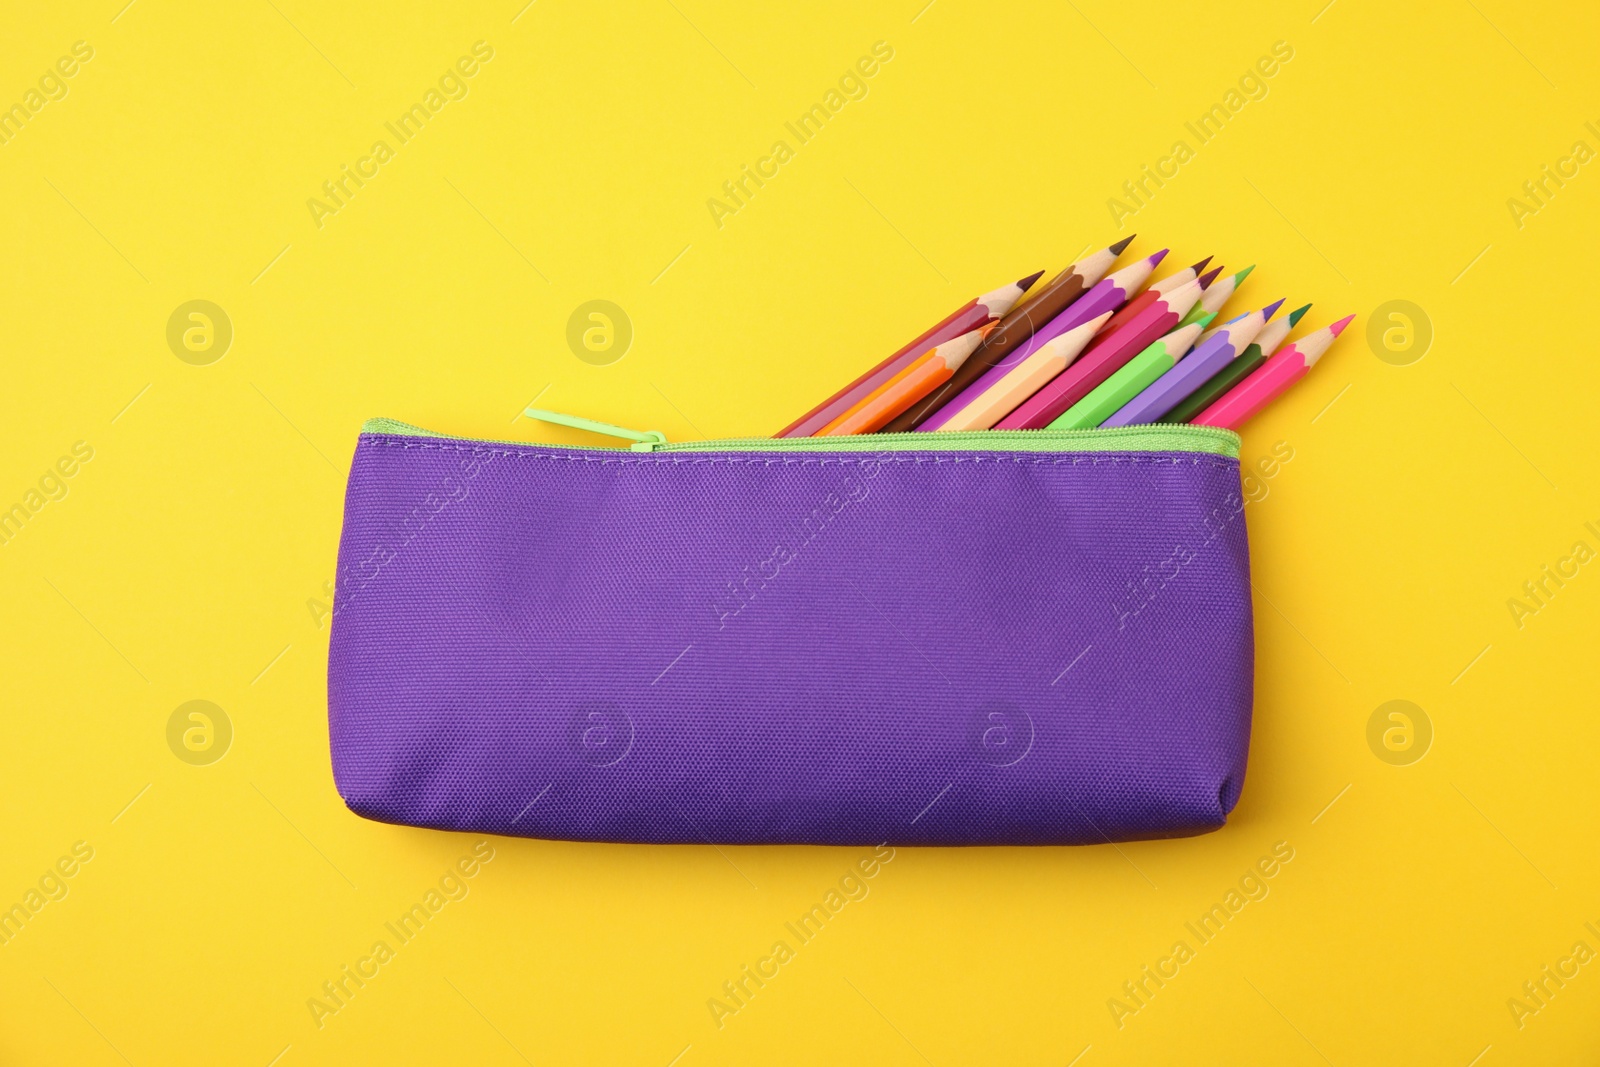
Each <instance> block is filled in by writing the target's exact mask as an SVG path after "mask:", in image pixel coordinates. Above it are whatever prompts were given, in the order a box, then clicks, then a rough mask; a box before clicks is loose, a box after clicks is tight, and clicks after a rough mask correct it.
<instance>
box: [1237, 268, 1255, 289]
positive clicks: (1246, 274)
mask: <svg viewBox="0 0 1600 1067" xmlns="http://www.w3.org/2000/svg"><path fill="white" fill-rule="evenodd" d="M1255 269H1256V265H1255V264H1254V263H1252V264H1250V265H1249V266H1248V267H1246V268H1245V269H1244V270H1242V271H1240V272H1239V273H1238V274H1235V275H1234V276H1233V284H1234V285H1238V284H1239V283H1240V282H1242V281H1244V280H1245V279H1246V278H1248V277H1250V272H1251V271H1253V270H1255Z"/></svg>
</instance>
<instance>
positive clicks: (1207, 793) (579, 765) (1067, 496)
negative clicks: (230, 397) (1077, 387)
mask: <svg viewBox="0 0 1600 1067" xmlns="http://www.w3.org/2000/svg"><path fill="white" fill-rule="evenodd" d="M610 429H611V431H612V432H614V433H616V434H618V435H619V436H625V437H630V438H633V439H635V441H636V443H635V444H633V445H632V447H631V448H575V447H560V446H554V445H530V444H512V443H504V442H491V441H480V440H470V439H463V438H456V437H446V436H442V435H439V434H432V433H429V432H427V431H424V430H419V429H416V428H415V427H411V426H407V425H404V424H401V423H396V422H391V421H388V420H374V421H372V422H369V423H367V424H366V425H365V426H364V427H363V430H362V434H361V437H360V439H359V442H358V444H357V446H356V451H355V458H354V461H353V463H352V466H351V470H350V481H349V487H348V491H347V494H346V498H345V514H344V529H343V536H342V539H341V541H340V546H339V563H338V580H337V587H336V594H335V602H334V619H333V631H332V644H331V650H330V658H329V666H328V705H329V734H330V738H331V748H332V760H333V773H334V778H335V781H336V782H337V785H338V789H339V792H340V794H341V795H342V796H343V797H344V799H345V802H346V803H347V804H348V805H349V807H350V808H351V810H353V811H354V812H356V813H357V814H359V815H362V816H365V817H367V818H370V819H377V820H381V821H384V822H391V823H402V824H406V825H412V826H426V827H437V828H440V829H448V830H461V831H473V832H479V833H499V834H512V835H520V836H528V837H542V838H559V839H569V840H583V841H618V842H690V843H694V842H713V843H719V844H721V843H757V842H768V843H819V844H822V843H825V844H874V845H875V844H880V843H884V842H888V843H891V844H906V845H980V844H982V845H994V844H1095V843H1101V842H1106V841H1120V840H1129V839H1140V838H1158V837H1175V836H1183V835H1189V834H1197V833H1204V832H1206V831H1210V830H1214V829H1216V828H1218V827H1220V826H1221V825H1222V824H1223V822H1224V821H1225V820H1226V818H1227V815H1228V812H1229V811H1230V810H1232V808H1233V806H1234V803H1235V802H1236V801H1237V799H1238V797H1239V791H1240V787H1241V784H1242V782H1243V778H1244V770H1245V755H1246V750H1247V749H1248V747H1249V736H1250V715H1251V688H1252V681H1253V635H1252V630H1251V602H1250V580H1249V554H1248V549H1247V545H1246V537H1245V522H1244V518H1243V514H1242V512H1243V507H1244V499H1243V497H1242V495H1241V492H1240V475H1239V462H1238V450H1239V438H1238V437H1237V436H1236V435H1234V434H1233V433H1231V432H1229V431H1226V430H1214V429H1208V428H1203V427H1190V426H1176V425H1162V426H1145V427H1132V428H1127V429H1118V430H1087V431H1049V430H1043V431H1020V432H1008V431H983V432H975V433H949V434H944V433H904V434H874V435H866V436H858V437H834V438H791V439H782V440H775V439H768V438H760V439H740V440H724V441H706V442H697V443H692V444H667V443H666V442H665V441H664V439H663V438H662V437H661V435H660V434H658V433H649V434H637V433H633V432H631V431H626V430H620V429H616V428H610Z"/></svg>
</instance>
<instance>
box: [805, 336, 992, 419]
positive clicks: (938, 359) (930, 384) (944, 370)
mask: <svg viewBox="0 0 1600 1067" xmlns="http://www.w3.org/2000/svg"><path fill="white" fill-rule="evenodd" d="M995 329H998V327H997V326H995V325H989V326H984V327H981V328H979V329H976V330H973V331H971V332H970V333H964V334H962V335H961V336H960V337H957V338H956V339H955V340H953V341H946V342H944V344H942V345H939V346H937V347H936V348H930V349H929V350H928V351H927V352H924V353H923V354H922V355H920V356H918V357H917V358H916V359H914V360H912V361H911V363H910V364H908V365H907V366H906V367H905V369H904V370H902V371H900V373H898V374H896V375H895V376H894V377H893V378H890V379H889V380H888V381H887V382H884V383H883V384H882V385H880V386H879V387H878V388H877V389H875V390H873V391H872V392H871V393H870V394H868V395H867V396H866V397H864V398H863V399H862V400H861V401H860V402H858V403H857V404H856V405H855V406H854V407H852V408H851V409H850V410H849V411H847V412H845V413H844V414H843V415H840V416H839V417H838V418H837V419H834V420H833V421H832V422H830V423H829V424H828V425H826V426H824V427H823V428H822V429H821V430H819V431H817V434H816V436H818V437H841V436H845V435H848V434H857V433H873V432H874V431H876V430H878V429H880V428H881V427H882V426H883V425H884V424H885V423H886V422H888V421H889V420H890V419H892V418H894V417H895V416H896V415H898V414H900V413H901V412H902V411H904V410H905V409H906V408H908V407H910V406H911V405H912V404H915V403H916V402H917V401H918V400H921V399H922V398H923V397H925V396H927V395H928V394H929V393H930V392H932V391H933V390H935V389H937V388H939V386H941V385H943V384H944V383H945V382H947V381H949V380H950V375H952V374H953V373H955V371H956V369H957V368H958V367H960V366H961V365H962V364H963V363H965V362H966V360H967V358H968V357H969V356H971V355H972V353H973V352H974V351H976V349H977V348H978V345H979V344H980V343H981V342H982V341H983V338H984V335H985V334H987V333H989V332H990V331H992V330H995Z"/></svg>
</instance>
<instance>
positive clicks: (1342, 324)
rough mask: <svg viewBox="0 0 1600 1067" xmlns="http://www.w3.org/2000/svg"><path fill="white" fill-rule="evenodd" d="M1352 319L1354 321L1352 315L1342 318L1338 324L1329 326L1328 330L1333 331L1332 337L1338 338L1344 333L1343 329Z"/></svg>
mask: <svg viewBox="0 0 1600 1067" xmlns="http://www.w3.org/2000/svg"><path fill="white" fill-rule="evenodd" d="M1354 319H1355V316H1354V315H1346V316H1345V317H1344V318H1342V319H1340V320H1339V321H1338V322H1336V323H1334V324H1333V325H1332V326H1329V327H1328V329H1330V330H1332V331H1333V335H1334V336H1335V337H1338V336H1339V335H1340V334H1341V333H1344V328H1345V327H1346V326H1348V325H1350V323H1351V322H1352V321H1353V320H1354Z"/></svg>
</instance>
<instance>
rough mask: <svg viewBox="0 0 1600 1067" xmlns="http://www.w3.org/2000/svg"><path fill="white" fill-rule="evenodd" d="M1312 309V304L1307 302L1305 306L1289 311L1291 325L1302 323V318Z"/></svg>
mask: <svg viewBox="0 0 1600 1067" xmlns="http://www.w3.org/2000/svg"><path fill="white" fill-rule="evenodd" d="M1310 310H1311V305H1310V304H1307V305H1306V306H1305V307H1302V308H1295V309H1294V310H1293V311H1291V312H1289V325H1290V326H1298V325H1300V320H1301V319H1303V318H1305V317H1306V312H1308V311H1310Z"/></svg>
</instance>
